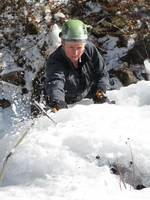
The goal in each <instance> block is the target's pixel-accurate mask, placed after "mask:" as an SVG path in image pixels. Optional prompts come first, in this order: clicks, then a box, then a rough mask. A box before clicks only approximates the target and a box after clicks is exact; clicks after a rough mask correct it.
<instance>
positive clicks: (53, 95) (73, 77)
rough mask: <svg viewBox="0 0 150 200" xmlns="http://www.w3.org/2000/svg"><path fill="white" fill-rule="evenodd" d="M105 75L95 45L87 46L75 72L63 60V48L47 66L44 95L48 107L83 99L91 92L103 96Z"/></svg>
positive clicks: (56, 52) (69, 63)
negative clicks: (99, 93)
mask: <svg viewBox="0 0 150 200" xmlns="http://www.w3.org/2000/svg"><path fill="white" fill-rule="evenodd" d="M107 85H108V73H107V70H106V66H105V64H104V61H103V58H102V56H101V55H100V53H99V52H98V50H97V48H96V47H95V45H94V44H93V43H91V42H87V44H86V46H85V52H84V53H83V55H82V57H81V60H80V61H79V67H78V68H77V69H76V68H75V67H74V65H73V64H72V62H71V61H70V60H69V59H68V58H67V57H66V55H65V52H64V50H63V48H62V46H60V47H58V49H56V51H55V52H53V53H52V54H51V55H50V56H49V58H48V61H47V66H46V93H47V96H49V97H50V102H51V106H54V105H58V106H59V107H60V108H63V107H66V104H69V103H74V102H77V101H80V100H81V99H83V98H85V97H86V96H87V95H88V94H89V93H90V92H91V90H93V92H94V91H96V90H98V89H99V90H101V91H103V92H106V89H107Z"/></svg>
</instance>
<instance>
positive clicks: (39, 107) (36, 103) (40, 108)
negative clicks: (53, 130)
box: [33, 101, 57, 125]
mask: <svg viewBox="0 0 150 200" xmlns="http://www.w3.org/2000/svg"><path fill="white" fill-rule="evenodd" d="M33 104H34V105H35V106H36V107H37V108H38V109H39V110H40V111H41V112H42V113H43V114H44V115H45V116H46V117H47V118H48V119H50V120H51V121H52V122H53V123H54V124H55V125H57V122H56V121H55V120H53V119H52V118H51V117H50V116H49V115H48V114H47V112H46V111H45V110H44V109H43V108H42V107H41V106H40V104H39V103H38V102H37V101H34V102H33Z"/></svg>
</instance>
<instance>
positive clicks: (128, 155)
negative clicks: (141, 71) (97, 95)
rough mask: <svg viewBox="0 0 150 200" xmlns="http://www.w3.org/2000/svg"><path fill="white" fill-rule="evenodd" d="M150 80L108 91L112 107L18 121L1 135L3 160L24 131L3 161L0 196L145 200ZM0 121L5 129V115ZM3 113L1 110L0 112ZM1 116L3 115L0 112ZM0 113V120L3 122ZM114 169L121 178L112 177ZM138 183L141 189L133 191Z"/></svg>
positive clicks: (83, 106) (89, 106)
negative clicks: (118, 169) (8, 157)
mask: <svg viewBox="0 0 150 200" xmlns="http://www.w3.org/2000/svg"><path fill="white" fill-rule="evenodd" d="M148 91H150V82H149V81H140V82H138V83H137V84H133V85H130V86H128V87H124V88H121V89H120V90H113V91H108V92H107V94H108V96H109V98H110V99H112V100H115V101H116V104H115V105H113V104H111V105H110V104H107V103H105V104H93V103H92V101H91V100H88V99H84V100H83V101H81V102H79V103H78V104H75V105H71V106H70V107H69V108H68V109H62V110H60V111H59V112H57V113H56V114H54V113H50V112H49V111H48V114H49V116H51V117H52V118H53V119H54V120H55V121H56V122H57V125H54V124H53V122H52V121H50V120H49V119H48V118H47V117H46V116H43V115H42V116H40V117H38V118H36V119H35V120H34V124H33V125H32V127H31V128H30V126H31V123H32V120H30V119H29V120H25V122H20V126H19V128H17V129H15V131H16V132H14V130H13V128H15V127H13V128H12V129H11V131H9V132H7V133H6V134H3V133H1V134H0V136H1V139H0V152H1V155H0V169H1V167H2V163H3V159H4V158H5V157H6V155H7V154H8V153H9V152H10V151H11V149H12V148H13V147H14V145H15V144H16V143H17V141H18V140H19V138H20V137H21V136H22V135H23V133H24V132H25V131H26V130H27V129H29V131H28V134H27V135H26V137H25V138H24V139H23V141H22V143H21V144H20V145H19V146H18V147H17V148H16V150H15V152H14V154H13V155H12V157H10V159H9V160H8V163H7V166H6V169H5V171H4V174H3V175H4V176H3V180H1V187H0V198H1V199H5V200H9V199H11V200H16V199H21V200H23V199H28V200H30V199H32V200H34V199H36V200H37V199H40V200H41V199H44V200H47V199H53V200H55V199H56V200H70V199H71V200H91V199H100V198H102V197H103V199H105V200H109V199H111V200H119V199H122V200H124V199H125V200H127V199H128V200H130V199H131V200H132V199H138V200H146V199H149V194H150V189H149V186H150V177H149V174H150V159H149V158H150V148H149V142H150V139H149V133H150V127H149V118H150V93H149V92H148ZM4 110H5V112H7V117H6V118H5V120H3V123H1V124H3V126H5V127H7V126H8V121H7V120H8V119H9V115H10V112H8V111H7V109H4ZM4 110H3V112H4ZM3 112H2V113H3ZM2 113H1V115H0V120H2V117H3V116H2ZM113 165H117V166H119V168H120V170H121V173H122V174H121V175H122V178H120V177H119V176H118V175H115V174H113V173H111V171H110V167H111V166H113ZM139 184H143V185H144V186H146V188H144V189H142V190H134V187H135V186H137V185H139Z"/></svg>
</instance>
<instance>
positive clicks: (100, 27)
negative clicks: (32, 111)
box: [0, 0, 150, 108]
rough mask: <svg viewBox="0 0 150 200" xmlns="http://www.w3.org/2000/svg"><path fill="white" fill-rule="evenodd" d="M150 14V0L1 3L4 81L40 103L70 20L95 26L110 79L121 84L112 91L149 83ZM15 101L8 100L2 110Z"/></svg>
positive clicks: (0, 45) (0, 65) (1, 75)
mask: <svg viewBox="0 0 150 200" xmlns="http://www.w3.org/2000/svg"><path fill="white" fill-rule="evenodd" d="M149 10H150V8H149V1H147V0H142V1H141V0H137V1H136V2H135V1H132V0H131V1H121V0H112V1H107V0H106V1H103V0H100V1H94V0H92V1H85V0H81V1H74V0H68V3H67V7H66V5H65V4H62V3H58V2H57V3H56V1H47V0H43V1H40V0H37V1H36V2H35V1H33V0H30V1H26V0H20V1H18V0H5V1H4V2H1V4H0V19H1V20H0V42H1V43H0V81H3V82H8V83H10V84H12V85H15V86H17V87H18V88H19V90H20V93H19V95H20V94H21V95H22V96H23V98H24V99H26V98H29V96H30V98H31V99H32V98H34V99H36V100H38V101H40V99H41V94H42V91H43V85H44V67H45V62H46V59H47V56H48V55H49V54H50V53H51V52H52V51H53V50H54V49H55V48H57V46H58V45H59V44H60V38H59V36H58V34H59V31H60V28H61V26H62V24H63V22H64V20H66V19H67V18H79V19H81V20H83V21H84V22H85V23H86V24H88V25H90V26H89V33H90V34H89V38H90V40H92V41H93V42H94V43H95V44H96V46H97V48H98V49H99V51H100V52H101V54H102V55H103V57H104V60H105V63H106V65H107V67H108V71H109V74H110V78H111V79H113V80H114V79H115V80H118V82H116V84H113V81H110V83H111V82H112V85H111V87H110V88H111V89H115V88H118V87H121V86H127V85H129V84H132V83H136V82H137V81H139V80H142V79H146V78H145V77H146V76H145V71H144V64H143V63H144V60H145V59H146V58H149V55H150V34H149V28H150V24H149V20H150V15H149ZM0 87H3V84H0ZM10 87H11V85H10ZM0 89H1V90H5V87H3V88H0ZM16 95H17V94H16ZM7 98H8V97H7ZM9 102H10V101H9V98H8V99H5V98H3V97H2V98H1V103H0V106H1V107H3V108H5V107H7V106H8V105H10V103H9Z"/></svg>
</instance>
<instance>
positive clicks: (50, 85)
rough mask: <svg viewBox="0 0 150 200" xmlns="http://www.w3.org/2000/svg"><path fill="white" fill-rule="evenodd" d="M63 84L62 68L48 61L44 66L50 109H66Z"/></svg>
mask: <svg viewBox="0 0 150 200" xmlns="http://www.w3.org/2000/svg"><path fill="white" fill-rule="evenodd" d="M64 84H65V75H64V70H63V66H61V64H60V63H57V62H53V61H50V60H49V61H48V62H47V66H46V94H47V98H48V101H49V104H50V107H51V108H55V109H56V110H59V109H61V108H65V107H66V103H65V91H64Z"/></svg>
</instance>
